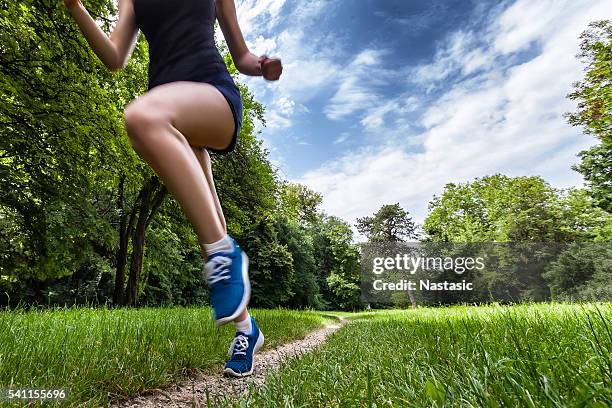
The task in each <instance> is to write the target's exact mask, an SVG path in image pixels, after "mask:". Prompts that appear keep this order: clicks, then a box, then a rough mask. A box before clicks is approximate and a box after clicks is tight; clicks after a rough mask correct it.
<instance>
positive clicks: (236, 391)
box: [113, 319, 346, 408]
mask: <svg viewBox="0 0 612 408" xmlns="http://www.w3.org/2000/svg"><path fill="white" fill-rule="evenodd" d="M345 323H346V320H345V319H340V321H338V322H337V323H332V324H328V325H326V326H324V327H323V328H321V329H319V330H316V331H314V332H311V333H309V334H307V335H306V337H304V338H303V339H301V340H296V341H293V342H291V343H287V344H283V345H281V346H279V347H277V348H275V349H270V350H266V351H264V352H262V353H258V354H257V355H255V371H254V372H253V375H251V376H250V377H246V378H228V377H224V376H223V375H222V374H221V372H220V371H219V372H218V373H215V372H213V373H202V374H196V375H195V376H193V377H191V378H189V379H187V380H184V381H182V382H180V383H177V384H174V385H172V386H170V387H169V388H167V389H165V390H158V389H155V390H150V391H148V392H146V393H144V394H142V395H140V396H138V397H135V398H133V399H131V400H129V401H122V402H118V403H116V404H115V405H113V407H116V408H136V407H138V408H149V407H190V408H192V407H199V406H200V407H206V406H207V402H208V401H210V404H211V405H212V406H215V405H216V404H215V401H217V400H218V399H222V398H223V397H224V396H240V395H246V394H247V393H248V390H249V386H250V385H251V384H254V385H255V386H261V385H263V383H264V382H265V378H266V372H267V371H269V370H275V369H277V368H278V366H279V365H280V363H281V362H282V361H284V360H286V359H289V358H295V357H299V356H300V355H302V354H303V353H306V352H308V351H310V350H312V349H314V348H315V347H317V346H319V345H320V344H322V343H323V342H325V339H326V338H327V336H329V335H330V334H331V333H333V332H335V331H336V330H338V329H339V328H340V327H342V326H343V325H344V324H345Z"/></svg>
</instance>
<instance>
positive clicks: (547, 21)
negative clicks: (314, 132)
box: [297, 0, 612, 222]
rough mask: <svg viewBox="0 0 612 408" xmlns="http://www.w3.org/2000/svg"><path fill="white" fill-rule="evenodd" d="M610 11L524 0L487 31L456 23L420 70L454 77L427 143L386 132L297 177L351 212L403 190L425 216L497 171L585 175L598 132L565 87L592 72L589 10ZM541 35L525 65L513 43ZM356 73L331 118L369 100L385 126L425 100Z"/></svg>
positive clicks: (561, 182)
mask: <svg viewBox="0 0 612 408" xmlns="http://www.w3.org/2000/svg"><path fill="white" fill-rule="evenodd" d="M610 15H612V3H609V2H608V3H605V2H598V1H586V0H580V1H576V0H567V1H563V2H562V1H549V2H544V1H542V2H534V1H530V0H518V1H517V2H516V3H515V4H513V5H512V6H511V7H509V8H508V9H507V10H505V11H504V12H503V13H502V14H501V15H498V16H494V18H493V20H492V21H490V22H489V25H488V27H486V29H485V30H484V33H485V35H484V36H481V37H477V33H474V32H472V31H469V32H463V31H459V32H457V33H455V34H454V35H453V36H452V37H450V39H449V41H448V43H447V44H446V45H445V46H443V47H441V48H440V50H439V52H438V53H437V54H436V57H435V58H434V60H433V61H432V62H431V64H428V65H424V66H422V67H419V68H418V69H417V70H414V71H413V73H414V74H416V75H417V77H416V78H417V79H418V81H420V85H421V86H422V87H423V88H424V89H428V88H430V87H432V86H440V84H439V81H441V80H443V79H447V82H446V83H445V84H443V85H444V89H443V92H442V93H441V95H440V96H439V97H438V98H437V99H436V100H434V101H432V102H431V103H430V104H429V105H428V106H427V107H425V108H424V109H423V115H422V116H421V121H420V122H421V123H420V125H422V126H423V128H424V129H425V131H424V132H423V133H422V134H420V135H418V136H417V137H416V139H417V140H420V141H422V145H421V150H419V151H417V152H414V151H411V150H409V148H408V147H409V146H408V145H398V144H397V143H396V140H395V139H386V140H381V141H379V144H378V145H377V146H372V147H368V148H362V149H360V150H357V151H350V152H346V153H345V154H344V155H343V156H342V157H339V158H336V159H334V160H333V161H330V162H328V163H326V164H324V165H323V166H321V167H320V168H319V169H316V170H313V171H310V172H308V173H306V174H305V175H304V176H303V177H302V178H301V179H299V180H297V181H299V182H302V183H305V184H306V185H308V186H310V187H311V188H313V189H315V190H317V191H319V192H321V193H323V197H324V202H323V205H324V208H325V210H326V211H327V212H329V213H331V214H334V215H338V216H341V217H343V218H345V219H346V220H347V221H349V222H354V221H355V220H356V218H357V217H361V216H364V215H369V214H372V213H373V212H375V211H376V210H377V209H378V208H379V207H380V206H381V205H383V204H388V203H394V202H398V201H399V202H400V203H401V204H402V205H403V206H404V207H405V208H407V209H408V210H410V211H411V212H412V213H413V214H414V215H415V218H416V219H417V220H419V221H422V220H423V219H424V217H425V215H426V213H427V207H426V206H427V203H428V202H429V200H431V198H432V196H433V195H434V194H439V193H440V192H441V191H442V189H443V187H444V185H445V184H447V183H449V182H465V181H468V180H471V179H473V178H475V177H481V176H484V175H487V174H493V173H497V172H501V173H504V174H507V175H510V176H519V175H541V176H543V177H544V178H545V179H546V180H547V181H549V182H550V183H551V184H553V185H554V186H557V187H567V186H572V185H580V184H581V183H582V180H581V178H580V176H579V175H578V174H577V173H575V172H573V171H572V170H571V169H570V166H571V165H572V164H573V163H575V162H576V161H577V159H576V157H575V155H576V153H577V152H578V151H580V150H581V149H583V148H586V147H587V146H589V145H591V144H594V143H595V141H594V140H593V139H592V138H591V137H587V136H584V135H582V134H581V132H580V130H579V129H577V128H572V127H571V126H569V125H568V124H567V123H566V121H565V119H564V118H563V117H562V114H563V113H564V112H567V111H571V110H573V109H574V108H575V106H574V104H573V103H571V102H570V101H568V100H567V98H566V95H567V93H568V92H569V91H570V90H571V86H572V83H573V82H574V81H575V80H577V79H579V78H580V77H581V76H582V74H583V72H582V67H581V65H580V63H579V62H578V61H577V60H576V58H575V55H576V52H577V50H578V48H577V47H578V42H579V40H578V36H579V34H580V33H581V31H582V30H584V29H585V28H586V27H587V24H588V23H589V22H590V21H593V20H596V19H601V18H604V17H606V16H610ZM534 43H537V44H538V50H539V51H540V53H539V55H538V56H536V57H535V58H533V59H531V60H529V61H526V62H523V63H520V64H517V63H516V62H515V61H516V60H515V59H514V58H513V55H512V53H516V52H519V51H524V50H532V45H533V44H534ZM364 61H366V62H370V63H371V62H373V61H374V60H372V59H367V58H365V59H364ZM512 64H514V65H512ZM353 72H354V73H355V75H353V76H348V77H347V78H345V79H344V82H343V83H342V85H341V86H340V89H344V90H345V91H346V90H348V91H350V92H348V93H347V94H346V95H348V96H341V95H340V92H339V93H338V94H337V96H336V97H334V98H335V99H334V100H332V102H333V103H332V105H331V107H330V108H329V112H328V114H330V115H331V116H332V117H343V116H344V115H346V114H348V112H358V111H360V110H365V114H364V116H363V117H362V119H361V125H362V126H363V127H364V130H376V129H377V128H379V127H380V126H383V125H384V123H388V121H387V120H386V119H385V118H388V117H389V116H393V115H395V117H396V118H397V120H396V123H397V121H399V123H400V124H402V122H401V120H400V118H401V115H400V116H398V115H397V110H401V109H404V110H405V111H406V112H408V111H410V109H414V107H415V106H418V103H419V102H418V101H412V102H413V103H412V104H406V105H404V106H402V105H401V104H399V103H397V101H398V100H399V99H400V98H398V97H394V98H390V99H380V98H379V97H378V96H377V95H376V94H374V93H372V91H371V90H368V89H364V88H363V85H362V84H360V83H359V82H358V81H356V80H355V79H352V78H355V77H359V70H358V69H355V67H353ZM451 74H457V75H455V76H451ZM449 78H454V82H453V83H449V82H448V79H449ZM412 85H413V86H414V84H412ZM407 86H408V85H407ZM406 94H407V93H404V95H406ZM377 98H378V99H377ZM372 100H374V101H375V103H371V102H370V101H372ZM353 101H355V102H353ZM394 107H397V109H396V110H394ZM403 113H405V112H403ZM403 125H407V123H406V122H404V123H403Z"/></svg>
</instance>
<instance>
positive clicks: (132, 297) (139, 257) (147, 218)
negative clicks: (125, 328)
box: [125, 176, 167, 306]
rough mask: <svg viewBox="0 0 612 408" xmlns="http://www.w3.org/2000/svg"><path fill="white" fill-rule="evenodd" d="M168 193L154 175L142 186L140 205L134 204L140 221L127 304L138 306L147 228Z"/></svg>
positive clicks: (133, 254)
mask: <svg viewBox="0 0 612 408" xmlns="http://www.w3.org/2000/svg"><path fill="white" fill-rule="evenodd" d="M166 195H167V190H166V187H165V186H164V185H162V184H161V183H160V181H159V179H158V178H157V176H153V177H152V178H151V179H149V180H148V181H147V182H146V183H145V185H144V186H143V187H142V190H141V194H140V195H139V198H140V200H139V204H140V205H139V206H138V202H137V203H136V204H135V206H134V208H135V209H136V208H138V221H137V223H136V229H135V230H134V233H133V235H132V257H131V260H130V275H129V278H128V285H127V290H126V299H125V304H127V305H129V306H136V305H137V303H138V292H139V286H140V280H141V272H142V261H143V258H144V245H145V236H146V232H147V228H148V226H149V224H150V223H151V221H152V219H153V217H154V216H155V213H156V212H157V210H158V209H159V207H160V206H161V204H162V202H163V200H164V198H165V197H166ZM134 213H135V211H134Z"/></svg>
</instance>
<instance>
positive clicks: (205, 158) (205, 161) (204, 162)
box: [191, 146, 227, 233]
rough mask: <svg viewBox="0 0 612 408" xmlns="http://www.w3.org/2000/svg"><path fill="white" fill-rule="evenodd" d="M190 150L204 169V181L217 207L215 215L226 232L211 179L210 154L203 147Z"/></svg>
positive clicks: (221, 210) (194, 147)
mask: <svg viewBox="0 0 612 408" xmlns="http://www.w3.org/2000/svg"><path fill="white" fill-rule="evenodd" d="M191 150H193V154H194V155H195V156H196V158H197V159H198V161H199V162H200V167H202V170H203V171H204V175H205V176H206V181H207V182H208V186H209V187H210V191H211V192H212V194H213V199H214V200H215V207H216V209H217V215H218V216H219V221H221V225H223V230H224V231H225V232H226V233H227V224H226V222H225V217H224V216H223V209H222V208H221V202H220V201H219V196H218V195H217V189H216V188H215V181H214V179H213V174H212V164H211V161H210V154H209V153H208V150H206V148H205V147H200V146H191Z"/></svg>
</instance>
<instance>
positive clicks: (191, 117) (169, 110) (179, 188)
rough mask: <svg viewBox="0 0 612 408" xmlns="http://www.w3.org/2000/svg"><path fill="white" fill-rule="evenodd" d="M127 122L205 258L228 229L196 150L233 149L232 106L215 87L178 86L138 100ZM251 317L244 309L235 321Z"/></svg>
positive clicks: (132, 137) (128, 111)
mask: <svg viewBox="0 0 612 408" xmlns="http://www.w3.org/2000/svg"><path fill="white" fill-rule="evenodd" d="M125 122H126V129H127V131H128V135H129V138H130V143H131V145H132V146H133V147H134V150H135V151H136V153H137V154H138V155H139V156H140V157H142V158H143V159H144V160H145V161H146V162H147V163H149V165H150V166H151V167H152V168H153V170H154V171H155V172H156V173H157V175H158V176H159V177H160V178H161V179H162V181H163V183H164V184H165V185H166V187H167V188H168V191H169V192H170V193H171V194H172V195H173V196H174V197H175V198H176V200H177V201H178V202H179V204H180V205H181V207H182V208H183V211H184V212H185V214H186V215H187V218H188V219H189V221H190V222H191V224H192V225H193V226H194V229H195V231H196V234H197V235H198V240H199V242H200V246H201V248H202V254H203V255H204V256H206V251H205V248H204V245H205V244H208V243H212V242H215V241H218V240H220V239H221V238H223V237H224V236H225V234H226V227H225V220H224V218H223V213H222V211H221V206H220V204H219V201H218V197H217V194H216V191H215V189H214V183H209V181H208V179H209V178H210V180H211V181H212V170H211V171H207V170H206V169H208V168H209V164H208V165H207V163H206V161H205V162H204V165H205V166H202V164H201V162H200V161H199V159H198V157H197V155H196V154H195V153H194V151H193V150H192V146H202V147H212V148H215V149H223V148H225V147H226V146H228V145H229V143H230V141H231V137H232V135H233V130H234V119H233V115H232V112H231V110H230V107H229V106H228V104H227V101H226V100H225V98H224V97H223V95H222V94H221V93H220V92H219V91H218V90H217V89H216V88H215V87H213V86H212V85H210V84H204V83H194V82H174V83H170V84H165V85H160V86H158V87H156V88H154V89H152V90H151V91H149V92H147V93H146V94H144V95H143V96H141V97H139V98H138V99H136V100H135V101H133V102H132V103H131V104H130V105H129V106H128V107H127V108H126V110H125ZM203 158H204V159H206V158H205V157H203ZM207 173H208V175H207ZM247 316H248V312H247V311H246V309H245V311H243V312H242V313H241V314H240V315H239V316H238V317H237V318H236V321H243V320H244V319H245V318H246V317H247Z"/></svg>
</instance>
